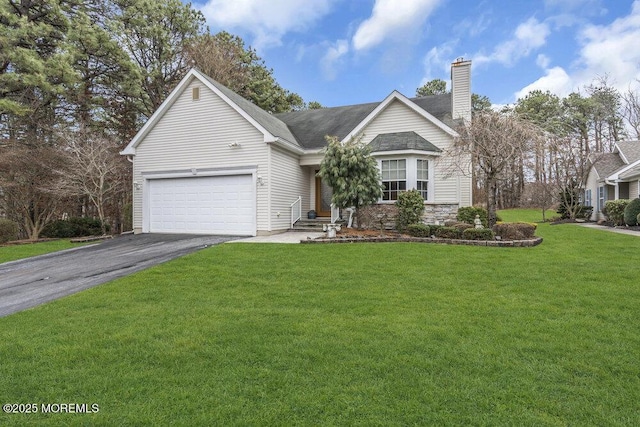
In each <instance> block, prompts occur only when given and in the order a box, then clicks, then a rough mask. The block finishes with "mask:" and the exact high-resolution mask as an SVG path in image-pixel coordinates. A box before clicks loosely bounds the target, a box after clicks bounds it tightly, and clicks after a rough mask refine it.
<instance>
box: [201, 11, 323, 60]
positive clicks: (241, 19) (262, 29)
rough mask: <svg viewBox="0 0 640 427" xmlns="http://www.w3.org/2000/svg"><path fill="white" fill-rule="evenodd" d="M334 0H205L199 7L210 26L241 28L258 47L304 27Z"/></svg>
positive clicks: (275, 41) (230, 28) (313, 20)
mask: <svg viewBox="0 0 640 427" xmlns="http://www.w3.org/2000/svg"><path fill="white" fill-rule="evenodd" d="M334 1H335V0H313V1H309V2H301V1H299V0H269V1H264V0H233V1H230V0H208V1H207V2H206V4H205V5H204V6H202V7H200V10H201V11H202V13H203V14H204V16H205V18H206V19H207V23H209V24H210V25H211V26H212V27H214V28H219V29H224V30H228V31H232V30H235V29H241V30H243V31H245V32H248V33H250V34H252V35H253V37H254V39H253V40H252V41H251V45H252V46H253V47H254V48H256V49H258V50H261V49H264V48H268V47H272V46H279V45H280V44H281V43H282V41H281V40H282V37H283V36H284V35H285V34H286V33H288V32H291V31H305V30H306V29H308V28H309V27H312V26H313V25H314V24H315V23H316V22H317V21H318V20H319V19H320V18H322V17H323V16H325V15H327V14H328V13H329V12H330V11H331V6H332V3H334Z"/></svg>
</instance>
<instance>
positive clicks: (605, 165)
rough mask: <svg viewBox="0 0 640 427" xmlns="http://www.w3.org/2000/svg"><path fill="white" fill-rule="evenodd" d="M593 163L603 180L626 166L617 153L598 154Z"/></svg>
mask: <svg viewBox="0 0 640 427" xmlns="http://www.w3.org/2000/svg"><path fill="white" fill-rule="evenodd" d="M592 162H593V167H594V169H595V170H596V172H598V176H599V177H600V178H601V179H604V178H606V177H608V176H609V175H611V174H612V173H614V172H615V171H617V170H618V169H620V168H621V167H623V166H624V165H625V163H624V162H623V161H622V159H621V158H620V155H618V154H617V153H597V154H595V155H594V156H593V160H592Z"/></svg>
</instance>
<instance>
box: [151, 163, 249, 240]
mask: <svg viewBox="0 0 640 427" xmlns="http://www.w3.org/2000/svg"><path fill="white" fill-rule="evenodd" d="M148 188H149V215H150V216H149V231H150V232H152V233H154V232H155V233H196V234H231V235H254V234H255V230H256V225H255V224H256V222H255V217H256V206H255V196H254V185H253V179H252V175H230V176H209V177H193V178H167V179H152V180H149V185H148Z"/></svg>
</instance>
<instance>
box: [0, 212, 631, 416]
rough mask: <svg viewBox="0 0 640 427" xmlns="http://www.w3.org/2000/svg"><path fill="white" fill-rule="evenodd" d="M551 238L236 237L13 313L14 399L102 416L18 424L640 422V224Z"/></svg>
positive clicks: (5, 391) (575, 230) (9, 322)
mask: <svg viewBox="0 0 640 427" xmlns="http://www.w3.org/2000/svg"><path fill="white" fill-rule="evenodd" d="M501 216H502V218H503V219H505V220H514V219H522V220H526V221H535V220H536V219H535V218H536V217H535V215H531V214H528V215H524V217H523V216H522V213H518V212H501ZM512 216H518V218H512ZM538 234H539V235H540V236H542V237H544V242H543V243H542V244H541V245H539V246H537V247H534V248H487V247H471V246H469V247H465V246H446V245H431V244H419V243H386V244H341V245H275V244H249V243H246V244H224V245H220V246H215V247H211V248H208V249H205V250H203V251H200V252H198V253H195V254H192V255H189V256H186V257H183V258H180V259H178V260H175V261H173V262H170V263H166V264H163V265H160V266H157V267H155V268H152V269H149V270H147V271H144V272H141V273H138V274H135V275H133V276H131V277H128V278H125V279H121V280H117V281H114V282H112V283H110V284H107V285H103V286H100V287H97V288H93V289H91V290H88V291H85V292H83V293H81V294H77V295H74V296H71V297H68V298H64V299H62V300H59V301H57V302H54V303H51V304H47V305H45V306H42V307H39V308H36V309H32V310H29V311H26V312H22V313H18V314H15V315H12V316H9V317H6V318H2V319H0V360H1V361H2V363H0V403H3V404H4V403H32V402H33V403H38V404H40V403H62V402H72V403H87V404H91V403H97V404H98V405H99V409H100V411H99V412H98V413H93V414H41V413H38V414H0V424H2V425H24V424H25V423H28V422H32V423H41V424H47V423H55V424H68V425H88V424H101V425H167V424H177V425H363V426H371V425H385V426H386V425H465V426H466V425H491V426H493V425H530V426H547V425H548V426H564V425H580V426H585V425H598V426H600V425H620V426H636V425H640V411H638V402H640V362H639V361H640V334H639V333H638V331H640V316H638V313H639V312H640V282H639V281H638V274H637V263H636V262H635V260H637V257H638V253H639V252H640V237H634V236H626V235H619V234H614V233H609V232H605V231H599V230H591V229H585V228H581V227H579V226H576V225H549V224H539V225H538Z"/></svg>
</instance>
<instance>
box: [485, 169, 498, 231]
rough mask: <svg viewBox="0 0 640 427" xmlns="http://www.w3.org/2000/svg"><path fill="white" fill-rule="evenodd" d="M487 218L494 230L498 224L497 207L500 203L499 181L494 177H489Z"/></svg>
mask: <svg viewBox="0 0 640 427" xmlns="http://www.w3.org/2000/svg"><path fill="white" fill-rule="evenodd" d="M487 187H488V191H487V216H488V223H489V224H488V226H489V228H493V226H494V225H495V224H496V222H497V214H496V205H497V203H498V181H497V179H496V178H495V177H493V176H488V177H487Z"/></svg>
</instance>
